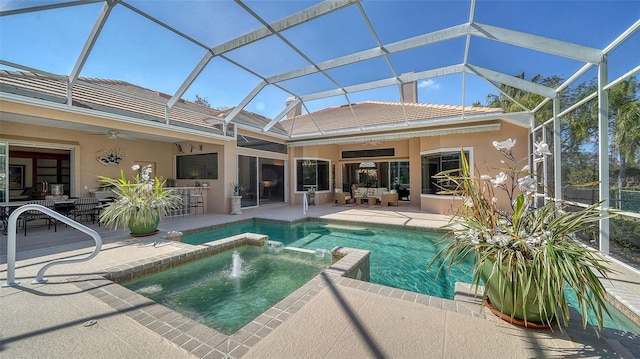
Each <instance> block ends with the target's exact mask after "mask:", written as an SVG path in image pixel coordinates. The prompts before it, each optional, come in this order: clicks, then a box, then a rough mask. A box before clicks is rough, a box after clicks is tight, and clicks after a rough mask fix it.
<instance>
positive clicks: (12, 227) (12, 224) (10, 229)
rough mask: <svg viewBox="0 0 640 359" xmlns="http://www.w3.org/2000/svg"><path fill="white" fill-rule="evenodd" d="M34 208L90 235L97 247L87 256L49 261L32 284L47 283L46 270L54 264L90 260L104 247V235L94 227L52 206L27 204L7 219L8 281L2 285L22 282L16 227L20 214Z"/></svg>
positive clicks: (10, 285) (13, 284)
mask: <svg viewBox="0 0 640 359" xmlns="http://www.w3.org/2000/svg"><path fill="white" fill-rule="evenodd" d="M33 210H36V211H40V212H42V213H44V214H47V215H49V216H51V217H53V218H54V219H56V220H58V221H60V222H62V223H64V224H67V225H69V226H71V227H73V228H75V229H77V230H79V231H82V232H84V233H86V234H88V235H90V236H91V237H93V239H94V241H95V242H96V248H95V249H94V250H93V252H91V254H89V255H88V256H86V257H80V256H78V257H72V258H64V259H55V260H52V261H50V262H48V263H47V264H45V265H44V266H42V268H40V270H39V271H38V274H37V275H36V279H34V280H33V281H32V282H31V284H40V283H46V282H47V279H46V278H44V272H45V271H46V270H47V269H49V268H50V267H52V266H54V265H57V264H62V263H74V262H84V261H88V260H89V259H91V258H93V257H95V256H96V255H98V253H99V252H100V250H101V249H102V237H100V235H99V234H98V232H96V231H94V230H93V229H91V228H89V227H87V226H85V225H83V224H81V223H78V222H76V221H74V220H73V219H71V218H67V217H65V216H63V215H62V214H60V213H58V212H56V211H54V210H52V209H51V208H47V207H45V206H42V205H39V204H25V205H24V206H20V207H18V208H17V209H16V210H14V211H13V213H11V215H10V216H9V219H8V221H7V282H6V283H5V284H3V285H2V286H3V287H13V286H16V285H18V284H20V282H18V281H16V229H17V222H18V216H20V215H21V214H22V213H23V212H26V211H33Z"/></svg>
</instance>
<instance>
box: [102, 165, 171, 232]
mask: <svg viewBox="0 0 640 359" xmlns="http://www.w3.org/2000/svg"><path fill="white" fill-rule="evenodd" d="M131 169H132V170H133V171H134V172H135V175H134V176H133V181H130V180H129V178H127V175H126V174H125V173H124V171H123V170H121V171H120V178H110V177H105V176H99V177H98V178H99V180H100V181H101V182H102V183H104V184H105V185H108V186H111V187H112V191H113V193H114V194H115V195H116V197H117V198H116V199H115V200H114V201H113V202H111V203H109V204H108V205H106V206H105V208H104V210H103V211H102V213H101V214H100V221H102V222H103V223H105V224H106V225H107V226H110V227H113V228H118V227H123V228H129V230H130V231H131V235H133V236H144V235H150V234H154V233H155V232H157V228H158V223H159V222H160V217H161V216H162V215H166V214H168V211H169V210H170V209H173V208H178V207H179V206H180V205H181V204H182V198H181V197H180V196H178V195H175V194H174V193H173V191H172V190H171V189H167V188H165V187H164V183H165V182H164V181H161V180H159V179H158V178H157V177H155V178H152V177H151V172H152V168H151V165H147V166H144V167H141V166H140V165H137V164H136V165H133V166H132V167H131Z"/></svg>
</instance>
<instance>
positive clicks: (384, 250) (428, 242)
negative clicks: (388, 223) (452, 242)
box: [182, 222, 471, 299]
mask: <svg viewBox="0 0 640 359" xmlns="http://www.w3.org/2000/svg"><path fill="white" fill-rule="evenodd" d="M246 232H253V233H260V234H267V235H268V236H269V239H270V240H275V241H279V242H282V243H284V245H286V246H291V247H298V248H305V249H311V250H316V249H326V250H331V249H332V248H334V247H336V246H344V247H351V248H358V249H366V250H369V251H371V255H370V259H369V260H370V265H371V279H370V280H371V282H372V283H376V284H381V285H385V286H389V287H393V288H398V289H404V290H408V291H412V292H417V293H422V294H427V295H432V296H436V297H441V298H448V299H453V295H454V291H455V288H454V287H455V282H470V281H471V274H470V273H464V272H463V268H461V267H458V268H454V270H453V271H451V273H447V272H446V271H444V272H443V273H441V274H440V276H438V278H437V279H435V277H436V275H435V274H436V272H437V270H438V268H436V267H432V268H431V269H430V270H429V271H427V270H426V268H427V265H428V264H429V262H430V261H431V259H432V258H433V256H434V255H435V252H436V251H437V249H436V243H437V242H438V240H439V239H440V238H442V233H437V232H432V231H431V232H428V231H416V230H413V231H412V230H404V229H395V228H383V227H372V228H365V227H358V226H344V225H336V224H330V223H323V222H304V223H298V224H294V225H283V224H275V223H264V222H249V223H243V224H239V225H237V226H231V227H223V228H220V229H215V230H212V231H207V232H202V233H195V234H191V235H186V236H184V237H182V241H183V242H186V243H190V244H202V243H206V242H209V241H212V240H216V239H221V238H226V237H229V236H233V235H237V234H241V233H246Z"/></svg>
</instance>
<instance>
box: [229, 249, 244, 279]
mask: <svg viewBox="0 0 640 359" xmlns="http://www.w3.org/2000/svg"><path fill="white" fill-rule="evenodd" d="M231 258H232V259H233V265H232V267H231V278H240V277H242V275H243V274H244V273H243V271H242V263H244V260H243V259H242V257H240V253H238V251H234V252H233V255H232V256H231Z"/></svg>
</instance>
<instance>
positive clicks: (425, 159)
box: [422, 150, 469, 194]
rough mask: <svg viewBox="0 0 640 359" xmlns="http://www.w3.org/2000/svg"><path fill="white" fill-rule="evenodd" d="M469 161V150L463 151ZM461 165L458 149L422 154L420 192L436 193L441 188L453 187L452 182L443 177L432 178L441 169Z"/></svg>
mask: <svg viewBox="0 0 640 359" xmlns="http://www.w3.org/2000/svg"><path fill="white" fill-rule="evenodd" d="M464 156H465V157H466V159H467V161H469V151H468V150H465V151H464ZM460 167H462V163H461V162H460V151H451V152H440V153H430V154H426V155H422V194H437V193H438V192H439V191H441V190H442V188H443V187H444V188H449V189H454V188H453V186H454V185H453V184H452V183H450V181H447V180H445V179H436V178H433V176H435V175H436V174H437V173H439V172H441V171H447V170H453V169H456V168H460Z"/></svg>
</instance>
